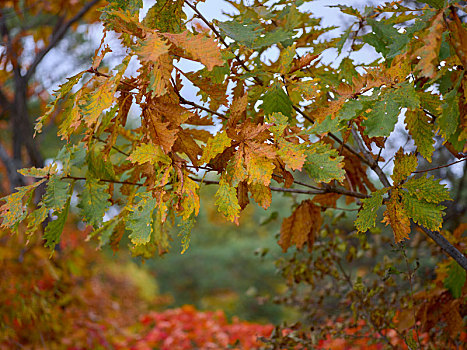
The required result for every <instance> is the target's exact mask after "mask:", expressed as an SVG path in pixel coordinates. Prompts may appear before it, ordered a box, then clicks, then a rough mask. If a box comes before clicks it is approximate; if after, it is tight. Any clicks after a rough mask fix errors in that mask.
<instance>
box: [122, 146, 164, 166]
mask: <svg viewBox="0 0 467 350" xmlns="http://www.w3.org/2000/svg"><path fill="white" fill-rule="evenodd" d="M128 159H129V160H131V161H132V162H133V163H138V164H144V163H147V162H149V163H151V164H152V165H155V164H156V163H162V164H167V165H168V164H170V163H171V159H170V157H169V156H167V155H166V154H165V153H164V152H163V151H162V149H161V148H160V147H158V146H156V145H154V144H153V143H142V144H140V145H139V146H138V147H137V148H136V149H135V150H134V151H133V152H132V153H131V154H130V156H129V157H128Z"/></svg>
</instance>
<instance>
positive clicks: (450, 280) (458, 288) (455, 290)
mask: <svg viewBox="0 0 467 350" xmlns="http://www.w3.org/2000/svg"><path fill="white" fill-rule="evenodd" d="M465 280H466V271H465V270H464V269H463V268H462V266H460V265H459V264H458V263H457V262H455V261H452V262H451V264H449V270H448V275H447V276H446V278H445V280H444V286H445V287H446V288H447V289H449V291H450V292H451V294H452V296H453V297H454V298H456V299H457V298H460V296H461V295H462V288H463V287H464V284H465Z"/></svg>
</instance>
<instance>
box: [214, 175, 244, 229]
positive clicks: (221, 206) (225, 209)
mask: <svg viewBox="0 0 467 350" xmlns="http://www.w3.org/2000/svg"><path fill="white" fill-rule="evenodd" d="M216 198H217V200H216V205H217V206H218V210H219V212H221V213H222V214H223V215H224V216H225V217H226V218H227V219H228V220H230V221H232V222H235V223H236V224H237V225H238V218H239V214H240V206H239V205H238V200H237V191H236V190H235V187H233V186H231V185H230V184H229V183H228V182H227V181H226V180H225V179H224V178H221V180H220V182H219V188H218V189H217V192H216Z"/></svg>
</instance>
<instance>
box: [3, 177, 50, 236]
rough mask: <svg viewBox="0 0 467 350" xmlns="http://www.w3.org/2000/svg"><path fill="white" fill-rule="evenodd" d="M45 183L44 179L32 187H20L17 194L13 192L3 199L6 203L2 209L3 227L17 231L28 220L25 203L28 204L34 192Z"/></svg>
mask: <svg viewBox="0 0 467 350" xmlns="http://www.w3.org/2000/svg"><path fill="white" fill-rule="evenodd" d="M45 181H46V179H42V180H40V181H37V182H35V183H33V184H32V185H29V186H23V187H19V188H17V192H13V193H12V194H10V195H8V196H6V197H3V198H2V199H1V200H2V201H4V202H5V203H4V204H3V205H2V206H1V207H0V214H1V217H2V223H1V227H3V228H9V229H15V228H16V227H17V226H18V224H19V223H20V222H21V221H23V220H24V219H25V218H26V216H27V207H26V205H25V203H24V202H27V201H28V200H29V199H30V197H31V196H32V194H33V192H34V190H35V189H36V188H37V187H38V186H39V185H41V184H42V183H43V182H45Z"/></svg>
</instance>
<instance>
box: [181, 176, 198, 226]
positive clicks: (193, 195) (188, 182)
mask: <svg viewBox="0 0 467 350" xmlns="http://www.w3.org/2000/svg"><path fill="white" fill-rule="evenodd" d="M181 185H182V184H181ZM182 186H183V187H182V189H181V190H182V193H181V194H182V200H181V203H180V204H181V211H180V213H181V215H182V219H183V220H188V218H189V217H190V216H191V214H192V213H193V212H194V214H195V216H197V215H198V214H199V208H200V204H199V195H198V191H199V185H198V184H197V183H196V182H194V181H193V180H192V179H190V178H189V177H188V175H187V174H186V173H185V176H184V177H183V185H182Z"/></svg>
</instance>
